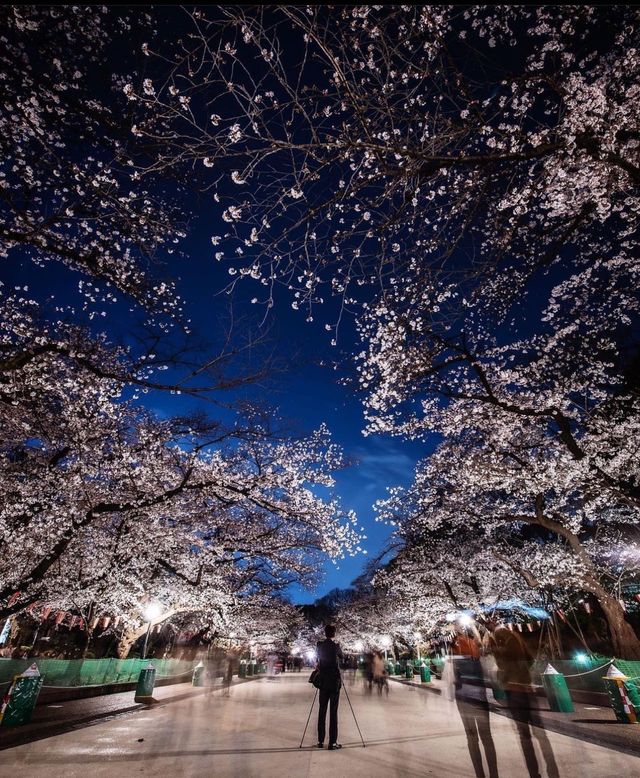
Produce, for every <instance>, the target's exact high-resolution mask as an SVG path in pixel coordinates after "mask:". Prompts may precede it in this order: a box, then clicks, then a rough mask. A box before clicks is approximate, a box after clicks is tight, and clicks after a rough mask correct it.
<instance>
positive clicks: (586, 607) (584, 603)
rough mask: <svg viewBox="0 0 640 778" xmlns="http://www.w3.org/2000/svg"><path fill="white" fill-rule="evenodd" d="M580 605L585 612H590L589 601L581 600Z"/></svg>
mask: <svg viewBox="0 0 640 778" xmlns="http://www.w3.org/2000/svg"><path fill="white" fill-rule="evenodd" d="M582 605H583V607H584V609H585V610H586V612H587V613H589V614H591V603H589V602H583V603H582Z"/></svg>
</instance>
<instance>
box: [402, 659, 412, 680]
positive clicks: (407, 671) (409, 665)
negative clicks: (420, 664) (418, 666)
mask: <svg viewBox="0 0 640 778" xmlns="http://www.w3.org/2000/svg"><path fill="white" fill-rule="evenodd" d="M404 677H405V678H408V679H409V680H410V681H411V680H413V664H412V663H411V662H410V661H409V660H407V663H406V665H405V666H404Z"/></svg>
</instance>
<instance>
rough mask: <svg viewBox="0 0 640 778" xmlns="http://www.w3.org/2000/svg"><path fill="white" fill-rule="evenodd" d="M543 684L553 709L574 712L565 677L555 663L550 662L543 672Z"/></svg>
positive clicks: (559, 711) (558, 711)
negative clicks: (554, 665)
mask: <svg viewBox="0 0 640 778" xmlns="http://www.w3.org/2000/svg"><path fill="white" fill-rule="evenodd" d="M542 686H543V688H544V691H545V694H546V695H547V699H548V700H549V707H550V708H551V710H553V711H555V712H556V713H573V710H574V708H573V701H572V699H571V694H569V688H568V687H567V682H566V680H565V677H564V675H562V673H559V672H558V671H557V670H556V669H555V667H553V665H550V664H548V665H547V667H546V670H545V671H544V673H542Z"/></svg>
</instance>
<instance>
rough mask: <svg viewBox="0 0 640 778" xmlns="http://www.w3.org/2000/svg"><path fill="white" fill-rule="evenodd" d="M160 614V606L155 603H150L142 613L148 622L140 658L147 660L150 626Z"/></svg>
mask: <svg viewBox="0 0 640 778" xmlns="http://www.w3.org/2000/svg"><path fill="white" fill-rule="evenodd" d="M161 614H162V606H161V605H159V604H158V603H157V602H150V603H149V604H148V605H147V607H146V608H145V609H144V611H143V612H142V615H143V616H144V620H145V621H148V622H149V626H148V627H147V634H146V635H145V636H144V648H143V649H142V658H143V659H146V658H147V646H148V645H149V633H150V632H151V625H152V624H153V622H154V621H155V620H156V619H157V618H159V617H160V615H161Z"/></svg>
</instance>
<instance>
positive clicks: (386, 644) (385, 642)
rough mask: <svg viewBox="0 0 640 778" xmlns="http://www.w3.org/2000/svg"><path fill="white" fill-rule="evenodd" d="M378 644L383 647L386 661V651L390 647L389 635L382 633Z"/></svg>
mask: <svg viewBox="0 0 640 778" xmlns="http://www.w3.org/2000/svg"><path fill="white" fill-rule="evenodd" d="M380 644H381V646H382V648H384V661H385V662H386V661H387V651H388V650H389V648H390V647H391V638H390V637H389V635H383V636H382V638H381V640H380Z"/></svg>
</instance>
